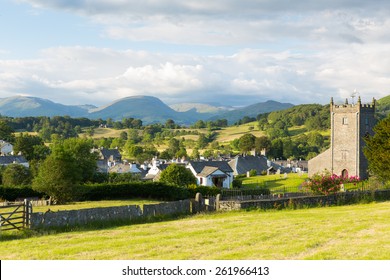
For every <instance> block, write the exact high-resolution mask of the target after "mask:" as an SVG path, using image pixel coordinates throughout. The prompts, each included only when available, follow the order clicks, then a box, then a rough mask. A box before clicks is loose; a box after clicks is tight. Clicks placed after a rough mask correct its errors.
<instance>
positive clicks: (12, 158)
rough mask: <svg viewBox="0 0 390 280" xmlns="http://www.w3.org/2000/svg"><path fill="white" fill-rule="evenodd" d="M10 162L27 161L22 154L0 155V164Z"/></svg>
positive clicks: (20, 162)
mask: <svg viewBox="0 0 390 280" xmlns="http://www.w3.org/2000/svg"><path fill="white" fill-rule="evenodd" d="M12 163H19V164H22V163H27V160H26V158H25V157H24V156H0V165H8V164H12Z"/></svg>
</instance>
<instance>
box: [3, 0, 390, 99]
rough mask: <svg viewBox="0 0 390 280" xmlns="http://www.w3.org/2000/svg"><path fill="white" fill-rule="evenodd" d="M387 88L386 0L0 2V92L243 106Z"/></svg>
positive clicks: (389, 7)
mask: <svg viewBox="0 0 390 280" xmlns="http://www.w3.org/2000/svg"><path fill="white" fill-rule="evenodd" d="M355 89H356V90H357V91H358V92H359V94H360V95H361V97H362V99H363V101H366V102H370V101H371V99H372V98H373V97H375V98H377V99H379V98H381V97H384V96H386V95H388V94H389V92H390V1H388V0H370V1H367V0H312V1H309V0H306V1H304V0H294V1H292V0H185V1H183V0H142V1H140V0H79V1H77V0H0V97H8V96H14V95H31V96H36V97H41V98H47V99H50V100H53V101H55V102H60V103H63V104H94V105H102V104H106V103H108V102H111V101H114V100H116V99H119V98H123V97H126V96H131V95H152V96H156V97H158V98H160V99H162V100H163V101H164V102H166V103H169V104H172V103H182V102H208V103H210V102H215V103H219V104H223V105H247V104H252V103H255V102H262V101H266V100H269V99H272V100H276V101H281V102H291V103H294V104H300V103H322V104H325V103H327V102H329V100H330V97H331V96H333V97H334V98H335V100H345V98H347V97H349V96H350V95H351V93H352V92H353V91H354V90H355Z"/></svg>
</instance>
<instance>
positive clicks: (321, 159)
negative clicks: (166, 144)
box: [309, 97, 376, 179]
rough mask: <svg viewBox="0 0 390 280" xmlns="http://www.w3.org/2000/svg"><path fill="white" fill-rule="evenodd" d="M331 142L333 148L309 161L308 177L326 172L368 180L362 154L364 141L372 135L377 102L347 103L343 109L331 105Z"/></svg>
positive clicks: (342, 106)
mask: <svg viewBox="0 0 390 280" xmlns="http://www.w3.org/2000/svg"><path fill="white" fill-rule="evenodd" d="M330 117H331V138H330V148H329V149H328V150H326V151H325V152H323V153H322V154H320V155H318V156H317V157H315V158H313V159H311V160H309V176H312V175H314V174H315V173H318V172H319V173H321V172H323V171H324V170H325V169H326V170H328V171H330V172H331V173H332V174H336V175H341V176H345V177H347V176H358V177H360V178H361V179H367V178H368V161H367V159H366V157H365V155H364V153H363V148H364V146H365V142H364V137H366V136H367V135H373V133H374V132H373V127H374V126H375V124H376V119H375V99H373V100H372V103H371V104H362V102H361V99H360V97H359V99H358V102H357V103H356V104H353V103H352V104H349V103H348V100H346V101H345V103H344V104H342V105H336V104H334V103H333V98H332V99H331V101H330Z"/></svg>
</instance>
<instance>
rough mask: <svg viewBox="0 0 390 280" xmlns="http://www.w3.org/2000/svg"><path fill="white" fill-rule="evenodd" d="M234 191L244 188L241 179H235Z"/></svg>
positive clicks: (233, 183)
mask: <svg viewBox="0 0 390 280" xmlns="http://www.w3.org/2000/svg"><path fill="white" fill-rule="evenodd" d="M232 187H233V189H239V188H241V187H242V181H241V180H240V179H234V180H233V182H232Z"/></svg>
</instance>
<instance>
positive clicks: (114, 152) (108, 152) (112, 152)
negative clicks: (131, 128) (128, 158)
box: [100, 148, 122, 160]
mask: <svg viewBox="0 0 390 280" xmlns="http://www.w3.org/2000/svg"><path fill="white" fill-rule="evenodd" d="M100 153H101V154H102V156H103V158H104V159H109V158H110V157H112V159H113V160H120V159H121V157H122V156H121V154H120V152H119V151H118V149H106V148H102V149H100Z"/></svg>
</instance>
